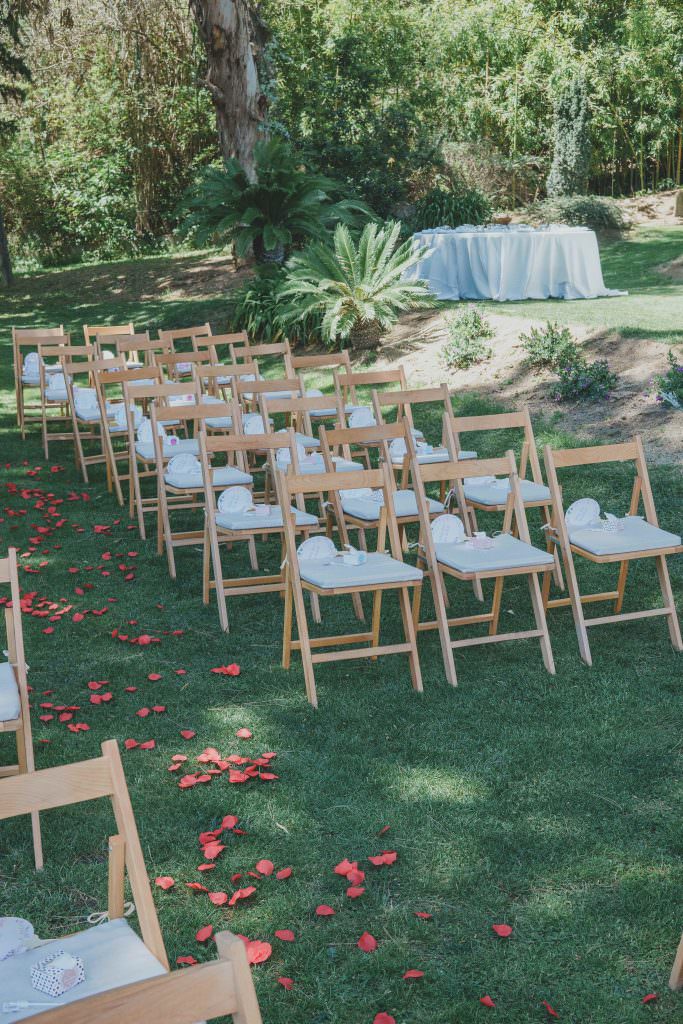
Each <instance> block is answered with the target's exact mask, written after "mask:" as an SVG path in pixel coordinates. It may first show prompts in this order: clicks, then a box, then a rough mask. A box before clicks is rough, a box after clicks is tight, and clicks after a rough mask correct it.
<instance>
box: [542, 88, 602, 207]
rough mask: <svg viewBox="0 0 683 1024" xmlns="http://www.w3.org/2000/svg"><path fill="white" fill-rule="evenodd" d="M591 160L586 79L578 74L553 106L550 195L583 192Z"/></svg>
mask: <svg viewBox="0 0 683 1024" xmlns="http://www.w3.org/2000/svg"><path fill="white" fill-rule="evenodd" d="M590 159H591V137H590V111H589V107H588V88H587V85H586V79H585V77H584V76H583V75H581V74H579V75H576V76H575V77H574V78H572V79H571V80H570V81H569V82H567V83H566V84H565V85H564V86H563V87H562V88H561V89H560V93H559V95H558V97H557V100H556V103H555V117H554V123H553V162H552V166H551V168H550V174H549V175H548V181H547V185H546V187H547V190H548V195H549V196H574V195H581V194H583V193H585V191H586V186H587V184H588V170H589V167H590Z"/></svg>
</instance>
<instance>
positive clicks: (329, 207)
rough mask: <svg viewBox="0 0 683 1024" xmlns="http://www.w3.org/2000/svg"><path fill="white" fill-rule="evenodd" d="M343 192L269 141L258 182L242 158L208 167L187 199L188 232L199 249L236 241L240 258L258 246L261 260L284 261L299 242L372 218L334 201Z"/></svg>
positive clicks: (260, 152)
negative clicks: (250, 173)
mask: <svg viewBox="0 0 683 1024" xmlns="http://www.w3.org/2000/svg"><path fill="white" fill-rule="evenodd" d="M338 192H339V186H338V185H337V184H336V183H335V182H333V181H331V180H330V179H329V178H326V177H324V176H323V175H321V174H313V173H311V172H310V171H308V170H306V168H304V167H302V166H301V161H300V159H299V157H297V155H296V154H295V152H294V150H293V149H292V147H291V145H290V144H289V143H287V142H285V140H284V139H281V138H277V137H276V138H272V139H267V140H263V141H261V142H259V143H258V144H257V146H256V150H255V180H254V181H251V180H250V178H249V177H248V175H247V174H246V172H245V171H244V169H243V168H242V167H241V166H240V164H239V163H238V161H237V160H228V161H226V163H225V166H224V167H208V168H206V170H205V171H204V172H203V174H202V177H201V179H200V181H199V183H198V184H197V185H196V186H195V187H194V188H193V189H192V190H191V191H190V193H189V195H188V197H187V200H186V203H185V206H186V208H187V210H188V214H187V217H186V219H185V222H184V225H183V229H184V231H185V233H186V234H187V235H189V236H191V237H193V238H194V239H195V240H196V241H197V242H199V244H200V245H201V244H204V243H206V242H216V243H220V244H223V245H224V244H226V243H228V242H234V243H235V249H236V252H237V255H238V256H242V257H244V256H246V255H247V253H248V252H249V250H250V249H251V248H252V247H253V250H254V255H255V256H256V257H257V259H259V260H260V261H262V262H273V263H282V262H283V261H284V259H285V256H286V254H287V252H288V250H290V249H291V248H292V246H293V245H295V244H296V243H300V242H303V241H306V240H308V239H321V238H324V237H325V236H326V234H327V232H328V230H329V228H330V227H331V226H333V225H334V224H336V223H339V222H343V223H347V224H355V223H357V220H358V217H359V215H360V214H363V215H364V216H365V217H368V216H371V214H370V211H369V210H368V208H367V206H365V205H364V204H363V203H359V202H355V201H354V200H351V199H341V200H338V201H334V199H333V197H334V196H335V194H337V193H338Z"/></svg>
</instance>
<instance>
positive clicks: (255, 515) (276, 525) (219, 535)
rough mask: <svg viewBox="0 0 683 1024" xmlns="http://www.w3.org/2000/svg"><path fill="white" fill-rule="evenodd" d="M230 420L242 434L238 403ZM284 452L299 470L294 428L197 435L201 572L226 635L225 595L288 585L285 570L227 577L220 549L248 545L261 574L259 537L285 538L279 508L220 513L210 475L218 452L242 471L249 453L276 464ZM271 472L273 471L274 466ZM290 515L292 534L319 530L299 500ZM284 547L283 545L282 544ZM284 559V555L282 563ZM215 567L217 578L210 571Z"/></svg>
mask: <svg viewBox="0 0 683 1024" xmlns="http://www.w3.org/2000/svg"><path fill="white" fill-rule="evenodd" d="M232 417H233V420H234V422H235V425H236V428H237V429H238V430H239V419H240V409H239V406H238V404H237V402H233V404H232ZM283 449H286V450H287V451H288V453H289V459H290V462H291V464H292V465H294V466H295V467H298V464H299V463H298V456H297V451H296V441H295V440H294V432H293V431H292V430H291V428H290V429H289V430H288V431H286V433H284V434H265V433H264V434H253V435H245V434H240V433H239V432H237V433H235V434H232V435H222V436H208V435H207V434H206V433H205V432H202V433H200V435H199V451H200V461H201V464H202V477H203V480H204V501H205V509H206V526H205V533H204V570H203V600H204V604H205V605H208V604H209V603H210V599H211V591H212V590H215V592H216V598H217V602H218V616H219V619H220V624H221V629H223V630H224V632H228V630H229V624H228V610H227V604H226V600H225V599H226V597H237V596H242V595H244V594H265V593H273V592H275V593H281V592H282V591H284V589H285V581H284V576H283V573H282V567H280V569H279V570H278V572H277V573H274V574H272V573H271V574H269V575H265V576H263V575H262V576H247V577H235V576H232V575H230V576H227V577H226V576H225V574H224V571H223V566H222V563H221V554H220V545H221V544H222V543H223V544H227V545H228V548H229V550H232V544H233V543H235V542H246V543H247V545H248V548H249V557H250V560H251V568H252V569H253V570H254V571H257V570H258V562H257V559H256V547H255V538H257V537H264V538H267V537H268V536H269V535H270V534H278V535H280V537H282V535H283V532H284V525H283V521H282V511H281V507H280V505H279V504H276V505H271V504H270V503H269V502H267V501H266V502H264V503H263V504H260V505H259V504H257V503H256V502H254V503H253V505H251V506H249V507H248V508H244V509H240V508H237V509H231V510H228V511H227V512H221V511H220V509H219V508H218V504H217V500H216V497H217V496H216V486H215V484H214V478H213V475H212V472H213V471H212V468H211V461H212V459H213V457H215V456H216V455H217V454H219V453H223V454H224V455H226V457H227V458H228V460H229V461H233V460H234V461H236V463H237V468H238V469H239V470H241V471H242V472H243V473H248V472H249V463H248V457H249V455H252V456H255V455H256V454H259V455H262V454H265V455H266V456H267V459H268V460H269V461H270V462H271V463H273V462H274V457H275V455H276V453H277V452H279V451H282V450H283ZM272 471H273V472H275V469H274V466H272ZM288 509H290V512H291V514H292V516H295V520H296V521H295V524H294V525H293V526H292V530H293V532H296V533H299V534H302V535H303V536H309V535H310V533H311V532H317V530H318V520H317V518H316V517H315V516H314V515H311V514H309V513H308V512H306V508H305V505H304V503H303V501H302V500H299V501H297V503H296V505H295V506H294V509H293V510H292V508H291V505H290V506H288ZM283 546H284V545H283ZM281 561H282V552H281V554H280V562H281ZM212 569H213V579H212V578H211V570H212Z"/></svg>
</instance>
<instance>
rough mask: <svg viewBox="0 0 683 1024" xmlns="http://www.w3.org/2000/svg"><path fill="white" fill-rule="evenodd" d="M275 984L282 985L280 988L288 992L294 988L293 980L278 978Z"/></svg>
mask: <svg viewBox="0 0 683 1024" xmlns="http://www.w3.org/2000/svg"><path fill="white" fill-rule="evenodd" d="M277 983H278V985H282V987H283V988H284V989H286V990H287V991H288V992H291V991H292V989H293V988H294V979H293V978H278V979H277Z"/></svg>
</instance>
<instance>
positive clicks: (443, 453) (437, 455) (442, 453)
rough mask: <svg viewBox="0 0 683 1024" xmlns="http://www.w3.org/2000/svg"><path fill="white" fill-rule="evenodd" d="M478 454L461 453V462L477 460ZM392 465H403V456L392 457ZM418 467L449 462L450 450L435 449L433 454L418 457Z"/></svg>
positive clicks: (427, 453)
mask: <svg viewBox="0 0 683 1024" xmlns="http://www.w3.org/2000/svg"><path fill="white" fill-rule="evenodd" d="M476 457H477V453H476V452H460V455H459V460H460V461H461V460H462V459H476ZM391 461H392V464H393V465H394V466H402V465H403V455H392V457H391ZM417 461H418V465H420V466H423V465H426V464H427V463H429V462H448V449H447V448H435V449H434V450H433V451H431V452H425V454H424V455H418V457H417Z"/></svg>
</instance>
